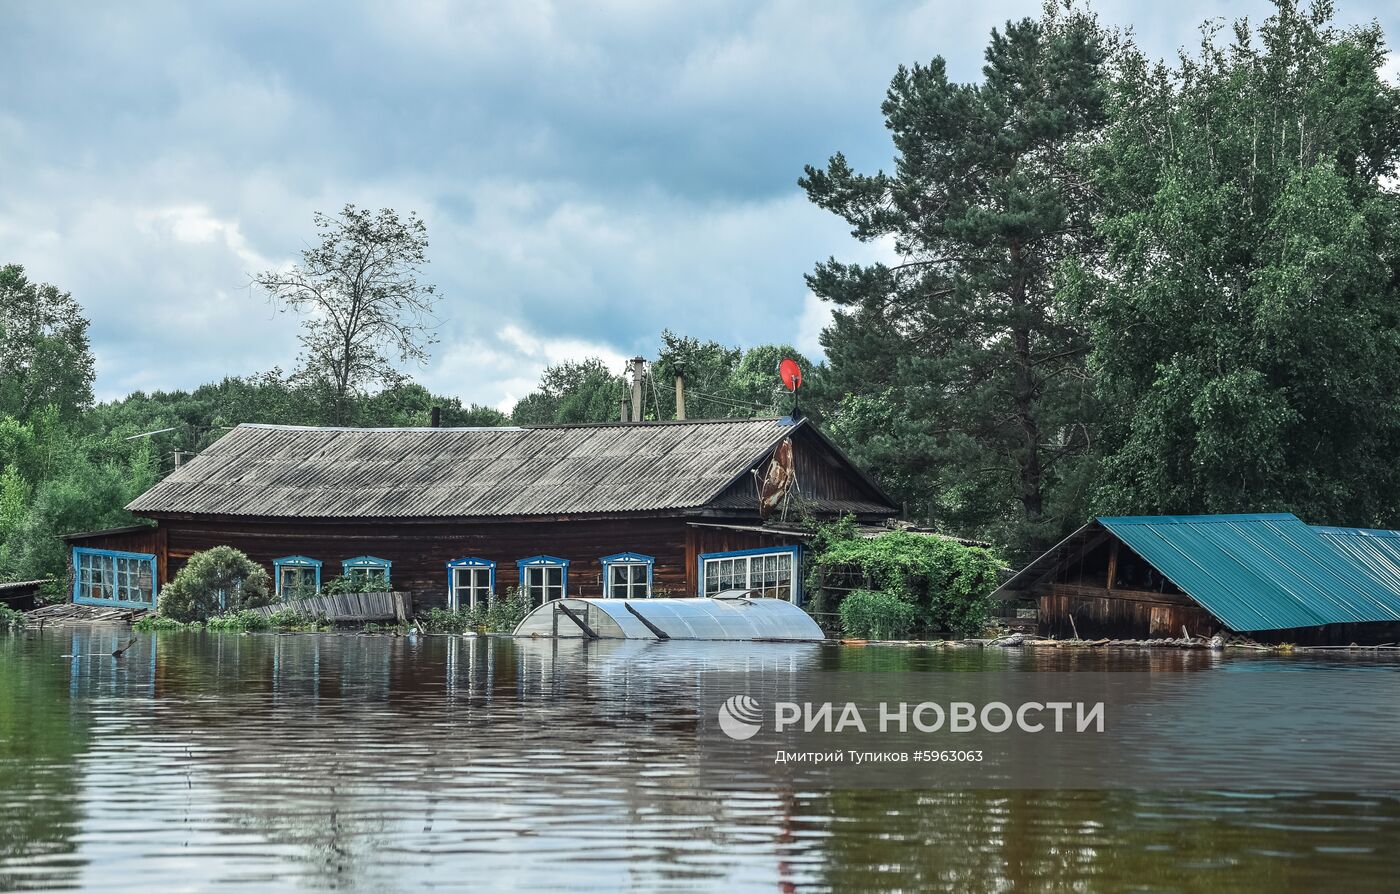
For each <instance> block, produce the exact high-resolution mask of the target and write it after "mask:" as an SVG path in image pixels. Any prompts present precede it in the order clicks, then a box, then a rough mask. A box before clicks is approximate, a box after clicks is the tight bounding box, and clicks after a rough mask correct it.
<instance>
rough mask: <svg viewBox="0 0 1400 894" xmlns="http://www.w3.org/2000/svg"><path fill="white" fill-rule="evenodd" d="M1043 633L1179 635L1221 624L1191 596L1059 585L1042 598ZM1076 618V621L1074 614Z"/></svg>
mask: <svg viewBox="0 0 1400 894" xmlns="http://www.w3.org/2000/svg"><path fill="white" fill-rule="evenodd" d="M1037 608H1038V609H1039V614H1040V633H1041V634H1042V635H1044V636H1054V637H1058V638H1061V639H1069V638H1072V637H1073V636H1074V635H1075V634H1076V632H1077V633H1078V635H1079V636H1080V637H1081V638H1082V639H1100V638H1103V637H1108V638H1110V639H1164V638H1170V639H1175V638H1177V637H1179V636H1181V629H1182V627H1183V626H1184V627H1185V628H1186V629H1187V630H1189V631H1190V632H1191V635H1192V636H1212V635H1214V634H1216V633H1218V632H1219V631H1220V630H1221V629H1222V626H1221V624H1220V621H1219V620H1217V619H1216V617H1215V616H1214V615H1212V614H1211V613H1210V612H1208V611H1206V610H1205V609H1204V608H1202V607H1201V606H1200V605H1198V604H1197V603H1196V602H1195V601H1194V600H1192V599H1191V598H1190V597H1189V596H1178V595H1169V594H1164V593H1156V592H1151V591H1140V590H1113V591H1109V590H1106V589H1104V588H1102V587H1083V586H1074V585H1065V584H1058V585H1055V586H1052V587H1051V589H1050V591H1049V592H1048V593H1043V594H1041V595H1040V596H1039V597H1038V599H1037ZM1071 618H1073V621H1071V620H1070V619H1071Z"/></svg>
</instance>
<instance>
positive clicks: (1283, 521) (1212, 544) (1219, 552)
mask: <svg viewBox="0 0 1400 894" xmlns="http://www.w3.org/2000/svg"><path fill="white" fill-rule="evenodd" d="M1098 522H1099V524H1101V525H1103V526H1104V527H1105V528H1107V529H1108V530H1109V531H1110V532H1112V533H1113V534H1114V535H1115V536H1117V537H1118V539H1120V540H1121V541H1123V542H1124V543H1126V544H1127V545H1128V546H1130V547H1132V549H1133V551H1134V552H1136V553H1138V554H1139V555H1140V556H1142V557H1143V558H1144V559H1146V560H1147V561H1149V562H1151V563H1152V564H1153V566H1155V567H1156V568H1157V570H1158V571H1160V572H1162V574H1163V575H1164V576H1165V577H1166V578H1167V579H1168V580H1170V581H1171V582H1172V583H1174V584H1176V585H1177V586H1178V587H1180V588H1181V589H1182V590H1183V591H1185V592H1186V593H1188V594H1189V595H1190V596H1191V598H1193V599H1195V600H1196V601H1197V602H1199V603H1200V604H1201V605H1203V606H1205V607H1206V608H1207V609H1209V610H1210V612H1211V613H1212V614H1214V615H1215V616H1216V617H1218V618H1219V619H1220V620H1221V621H1224V622H1225V624H1226V625H1228V626H1229V627H1230V628H1231V629H1233V630H1239V631H1249V630H1278V629H1283V628H1288V627H1313V626H1317V625H1321V624H1345V623H1356V622H1365V621H1397V620H1400V589H1392V588H1391V587H1389V586H1387V585H1386V583H1385V582H1384V580H1383V579H1382V578H1381V577H1379V576H1378V575H1377V574H1376V573H1375V572H1374V571H1373V570H1372V568H1370V567H1368V565H1367V564H1366V563H1363V562H1361V561H1358V560H1357V559H1356V557H1355V556H1354V555H1353V552H1352V551H1348V550H1344V549H1339V548H1338V547H1337V543H1336V541H1337V538H1335V537H1325V536H1323V535H1322V534H1321V533H1320V532H1318V531H1317V530H1315V529H1313V528H1311V527H1309V526H1308V525H1306V524H1304V523H1303V522H1302V521H1301V520H1299V519H1298V517H1297V516H1294V515H1291V514H1288V513H1280V514H1267V515H1177V516H1135V517H1122V518H1100V519H1098ZM1397 582H1400V577H1398V578H1397Z"/></svg>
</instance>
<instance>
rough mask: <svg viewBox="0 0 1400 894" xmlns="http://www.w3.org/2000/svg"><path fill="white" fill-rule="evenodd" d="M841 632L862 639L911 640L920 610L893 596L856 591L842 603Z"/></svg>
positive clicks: (890, 594) (869, 591)
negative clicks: (910, 636) (910, 635)
mask: <svg viewBox="0 0 1400 894" xmlns="http://www.w3.org/2000/svg"><path fill="white" fill-rule="evenodd" d="M840 611H841V629H842V630H843V631H844V632H845V634H846V635H847V636H852V637H856V638H858V639H907V638H908V637H909V634H910V633H911V632H912V631H913V630H914V626H915V624H916V623H917V622H918V614H919V610H918V609H917V608H916V607H914V606H913V605H911V604H909V603H908V602H905V601H904V600H902V599H900V598H899V597H898V596H896V595H894V594H893V593H886V592H884V591H873V590H854V591H852V592H851V594H850V595H848V596H847V597H846V598H845V599H844V600H842V601H841V609H840Z"/></svg>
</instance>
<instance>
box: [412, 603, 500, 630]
mask: <svg viewBox="0 0 1400 894" xmlns="http://www.w3.org/2000/svg"><path fill="white" fill-rule="evenodd" d="M418 620H419V621H420V622H421V623H422V625H423V629H424V630H426V631H428V632H429V633H466V632H467V631H469V630H480V629H481V628H482V627H484V626H485V625H486V609H485V608H483V607H480V606H478V607H477V608H459V609H455V610H454V609H450V608H430V609H428V610H427V611H426V612H424V613H423V614H422V615H421V616H420V617H419V618H418Z"/></svg>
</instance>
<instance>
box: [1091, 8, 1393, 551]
mask: <svg viewBox="0 0 1400 894" xmlns="http://www.w3.org/2000/svg"><path fill="white" fill-rule="evenodd" d="M1331 15H1332V6H1331V4H1330V3H1319V4H1316V5H1314V6H1313V7H1311V8H1310V9H1308V10H1304V9H1301V8H1300V6H1299V4H1298V3H1296V2H1294V0H1281V2H1279V3H1278V4H1277V11H1276V13H1275V14H1274V15H1273V16H1271V17H1270V18H1268V19H1267V20H1265V21H1264V22H1263V23H1262V25H1261V26H1260V27H1259V28H1258V29H1257V30H1255V31H1251V28H1250V26H1249V25H1248V24H1246V23H1244V22H1240V23H1238V24H1237V25H1236V26H1235V28H1234V29H1233V31H1232V32H1231V33H1230V34H1229V37H1230V38H1231V39H1230V40H1229V41H1228V44H1227V45H1223V46H1222V44H1221V41H1220V39H1219V33H1218V32H1219V30H1220V29H1219V28H1218V27H1217V28H1213V29H1208V30H1207V32H1206V36H1205V38H1204V39H1203V42H1202V45H1201V47H1200V50H1199V52H1198V53H1197V54H1196V55H1194V56H1190V57H1183V59H1182V60H1181V62H1180V63H1179V65H1177V66H1176V67H1175V68H1172V69H1168V68H1166V67H1165V66H1163V65H1160V64H1158V65H1152V64H1150V63H1149V62H1148V60H1147V59H1145V58H1144V57H1143V56H1142V55H1141V54H1140V53H1137V52H1136V51H1133V50H1129V51H1127V52H1125V53H1124V54H1123V57H1122V59H1121V61H1120V65H1119V69H1120V75H1119V77H1118V78H1117V79H1116V80H1115V81H1114V83H1113V85H1112V101H1111V109H1112V112H1113V120H1112V123H1111V125H1110V126H1109V128H1108V129H1107V131H1106V134H1105V139H1104V140H1103V142H1102V144H1101V146H1100V147H1098V149H1097V150H1096V151H1095V152H1093V153H1092V155H1091V157H1090V161H1091V165H1090V168H1091V170H1092V173H1093V175H1094V178H1095V187H1096V189H1097V190H1098V191H1099V192H1100V194H1101V195H1102V196H1103V201H1104V206H1105V207H1104V213H1103V217H1102V221H1101V224H1100V229H1101V231H1102V232H1103V234H1104V236H1105V238H1106V242H1107V247H1108V252H1109V256H1108V263H1107V264H1106V265H1104V266H1103V267H1102V268H1091V267H1089V266H1088V265H1085V266H1084V269H1083V272H1082V273H1078V274H1077V275H1076V277H1075V289H1076V290H1077V292H1078V303H1077V306H1076V312H1078V313H1080V314H1082V315H1083V316H1084V317H1085V318H1086V319H1088V320H1090V321H1091V327H1092V343H1093V357H1092V363H1093V369H1094V371H1095V372H1096V374H1097V377H1098V385H1099V388H1100V390H1101V392H1102V393H1103V395H1104V396H1105V398H1106V399H1107V400H1109V401H1111V402H1112V403H1113V404H1114V405H1115V406H1117V407H1119V408H1121V411H1120V412H1119V413H1118V414H1115V417H1114V418H1115V420H1118V422H1117V424H1114V425H1111V426H1110V427H1109V428H1108V429H1107V430H1106V431H1105V432H1104V441H1105V443H1108V444H1112V445H1121V446H1118V447H1117V449H1116V450H1115V451H1114V452H1113V455H1112V456H1111V457H1110V458H1109V460H1108V462H1107V464H1106V468H1105V475H1104V476H1103V479H1102V480H1101V482H1100V484H1101V486H1100V487H1099V488H1098V490H1097V494H1096V497H1097V502H1098V504H1099V507H1100V508H1101V509H1102V510H1105V511H1109V512H1119V511H1122V512H1132V513H1150V512H1234V511H1259V510H1290V511H1294V512H1297V513H1298V514H1300V515H1302V516H1303V517H1305V518H1307V519H1309V520H1316V521H1328V522H1331V523H1337V524H1357V525H1365V526H1385V527H1392V526H1395V525H1397V524H1400V466H1397V465H1396V463H1395V462H1394V444H1395V443H1396V442H1397V439H1400V280H1397V278H1396V276H1395V271H1396V270H1397V269H1400V247H1398V246H1400V239H1397V236H1400V196H1397V194H1396V193H1395V192H1394V188H1393V183H1392V184H1388V183H1387V178H1393V177H1394V176H1395V164H1396V160H1397V158H1400V89H1397V88H1396V87H1395V86H1394V85H1393V84H1389V83H1386V82H1385V81H1384V80H1382V78H1381V75H1380V66H1381V64H1382V63H1383V62H1384V60H1385V59H1386V47H1385V42H1384V36H1383V35H1382V33H1381V31H1380V29H1379V27H1378V26H1376V25H1374V24H1373V25H1369V26H1366V27H1362V28H1357V29H1348V30H1341V29H1337V28H1336V27H1334V26H1333V25H1332V23H1331V21H1330V20H1331Z"/></svg>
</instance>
